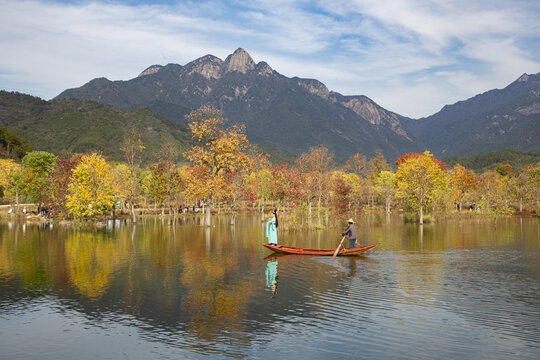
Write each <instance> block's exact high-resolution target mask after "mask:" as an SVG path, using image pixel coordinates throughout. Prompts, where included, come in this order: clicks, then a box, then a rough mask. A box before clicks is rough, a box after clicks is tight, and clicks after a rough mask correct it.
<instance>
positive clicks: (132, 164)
mask: <svg viewBox="0 0 540 360" xmlns="http://www.w3.org/2000/svg"><path fill="white" fill-rule="evenodd" d="M144 149H145V147H144V145H143V144H142V141H141V136H140V135H139V134H138V133H137V131H136V130H135V128H133V129H131V131H130V132H129V133H128V135H127V136H126V137H125V138H124V143H123V146H122V147H121V148H120V150H122V152H123V153H124V155H125V157H126V161H127V164H128V166H129V180H130V185H131V186H130V196H129V199H128V201H129V207H130V208H131V216H132V218H133V222H137V217H136V216H135V193H136V185H137V181H136V175H135V169H136V168H137V167H138V166H139V163H140V155H141V152H142V151H143V150H144Z"/></svg>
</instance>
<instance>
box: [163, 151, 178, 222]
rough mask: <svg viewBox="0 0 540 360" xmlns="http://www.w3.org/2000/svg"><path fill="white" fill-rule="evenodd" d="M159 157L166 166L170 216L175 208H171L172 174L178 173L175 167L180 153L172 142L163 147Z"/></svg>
mask: <svg viewBox="0 0 540 360" xmlns="http://www.w3.org/2000/svg"><path fill="white" fill-rule="evenodd" d="M159 157H160V159H161V160H162V162H163V163H164V164H165V165H166V167H165V179H166V181H167V207H168V208H169V215H170V214H172V212H173V208H172V207H171V181H172V178H171V177H172V174H173V173H174V172H175V171H176V166H175V165H174V163H175V160H176V158H177V157H178V151H177V150H176V147H175V146H174V144H173V143H171V142H166V143H164V144H163V145H162V146H161V149H160V150H159Z"/></svg>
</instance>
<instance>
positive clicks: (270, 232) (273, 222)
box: [266, 210, 278, 245]
mask: <svg viewBox="0 0 540 360" xmlns="http://www.w3.org/2000/svg"><path fill="white" fill-rule="evenodd" d="M277 227H278V216H277V210H274V211H273V212H272V217H271V218H270V220H268V221H267V222H266V237H267V238H268V244H270V245H277Z"/></svg>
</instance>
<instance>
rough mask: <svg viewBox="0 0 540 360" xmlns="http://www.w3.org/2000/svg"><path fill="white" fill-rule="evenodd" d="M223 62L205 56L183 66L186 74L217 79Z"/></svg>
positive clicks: (216, 58) (211, 56)
mask: <svg viewBox="0 0 540 360" xmlns="http://www.w3.org/2000/svg"><path fill="white" fill-rule="evenodd" d="M222 65H223V60H221V59H220V58H218V57H215V56H214V55H205V56H203V57H201V58H198V59H196V60H193V61H192V62H190V63H189V64H187V65H186V66H185V68H186V69H187V73H188V74H195V73H196V74H199V75H202V76H204V77H205V78H207V79H219V78H220V77H221V75H220V70H221V66H222Z"/></svg>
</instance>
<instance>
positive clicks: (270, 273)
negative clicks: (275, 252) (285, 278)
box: [265, 257, 278, 297]
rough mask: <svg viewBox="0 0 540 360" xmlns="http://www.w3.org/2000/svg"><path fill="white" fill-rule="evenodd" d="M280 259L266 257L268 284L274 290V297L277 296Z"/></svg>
mask: <svg viewBox="0 0 540 360" xmlns="http://www.w3.org/2000/svg"><path fill="white" fill-rule="evenodd" d="M277 266H278V261H277V258H275V257H271V258H267V259H266V270H265V274H266V286H267V287H268V288H269V289H270V290H272V297H274V296H276V292H277V284H278V274H277Z"/></svg>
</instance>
